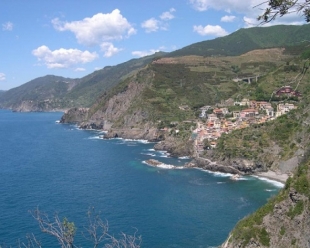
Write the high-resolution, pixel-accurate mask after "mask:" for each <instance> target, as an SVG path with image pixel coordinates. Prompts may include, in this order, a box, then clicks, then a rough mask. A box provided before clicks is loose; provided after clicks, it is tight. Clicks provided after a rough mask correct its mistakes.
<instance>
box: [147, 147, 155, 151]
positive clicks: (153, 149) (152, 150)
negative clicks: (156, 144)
mask: <svg viewBox="0 0 310 248" xmlns="http://www.w3.org/2000/svg"><path fill="white" fill-rule="evenodd" d="M147 150H148V151H150V152H155V149H153V148H152V149H147Z"/></svg>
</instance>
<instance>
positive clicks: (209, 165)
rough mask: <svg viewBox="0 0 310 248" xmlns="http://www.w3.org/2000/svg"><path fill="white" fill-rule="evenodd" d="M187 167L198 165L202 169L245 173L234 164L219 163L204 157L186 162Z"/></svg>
mask: <svg viewBox="0 0 310 248" xmlns="http://www.w3.org/2000/svg"><path fill="white" fill-rule="evenodd" d="M187 167H198V168H202V169H204V170H210V171H219V172H223V173H231V174H245V173H244V172H243V171H241V170H239V169H238V168H235V167H234V166H230V165H221V164H218V162H212V161H211V160H209V159H204V158H195V159H194V160H193V161H191V162H190V163H189V164H187Z"/></svg>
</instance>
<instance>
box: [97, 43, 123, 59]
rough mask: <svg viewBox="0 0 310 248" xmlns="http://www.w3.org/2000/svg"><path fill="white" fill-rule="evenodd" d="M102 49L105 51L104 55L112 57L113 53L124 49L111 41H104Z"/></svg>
mask: <svg viewBox="0 0 310 248" xmlns="http://www.w3.org/2000/svg"><path fill="white" fill-rule="evenodd" d="M100 48H101V50H102V51H103V52H104V55H103V56H104V57H107V58H108V57H112V56H113V55H115V54H117V53H119V52H120V51H122V49H120V48H117V47H115V46H114V45H113V44H112V43H111V42H103V43H102V44H101V45H100Z"/></svg>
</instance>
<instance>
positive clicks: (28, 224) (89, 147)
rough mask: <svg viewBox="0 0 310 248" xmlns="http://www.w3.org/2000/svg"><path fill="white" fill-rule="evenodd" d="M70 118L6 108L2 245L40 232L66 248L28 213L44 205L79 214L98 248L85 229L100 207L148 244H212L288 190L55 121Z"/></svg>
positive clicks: (0, 149) (0, 130)
mask: <svg viewBox="0 0 310 248" xmlns="http://www.w3.org/2000/svg"><path fill="white" fill-rule="evenodd" d="M61 115H62V113H13V112H10V111H6V110H0V138H1V143H0V182H1V187H0V199H1V200H0V209H1V213H0V245H1V244H4V243H5V244H8V245H13V246H14V247H16V241H17V239H24V237H25V236H26V234H29V233H34V234H35V235H37V237H38V239H39V240H41V241H42V242H43V247H58V244H57V241H56V240H54V239H53V238H50V237H48V236H46V235H47V234H41V233H40V230H39V227H38V225H37V223H36V221H35V220H34V219H33V218H32V216H31V215H30V213H29V212H28V211H29V210H34V209H35V208H36V207H37V206H38V207H39V208H40V209H41V210H42V211H44V212H47V213H48V214H49V215H50V217H52V216H53V214H54V213H55V212H58V213H59V215H60V216H61V218H63V217H64V216H66V217H67V218H68V219H69V221H73V222H74V223H75V225H76V226H77V227H78V229H77V238H76V240H77V244H78V245H81V246H83V247H91V246H90V245H89V243H88V242H87V241H85V240H84V238H83V237H82V235H81V231H83V230H84V229H83V226H84V225H86V223H87V222H86V217H87V216H86V213H87V210H88V208H89V207H92V206H93V207H95V209H96V210H98V211H100V212H101V216H102V218H103V219H106V220H108V222H109V226H110V231H111V233H114V234H115V235H117V234H119V233H120V232H125V233H127V234H133V233H134V232H135V228H136V229H137V230H138V234H139V235H142V240H143V241H142V247H212V246H216V245H219V244H221V243H222V242H223V241H224V240H225V239H226V238H227V236H228V233H229V231H231V229H232V228H233V227H234V225H235V224H236V223H237V221H238V220H240V219H241V218H243V217H244V216H246V215H248V214H249V213H251V212H253V211H255V210H256V209H257V208H259V207H260V206H262V205H263V204H264V203H265V202H266V201H267V199H268V198H270V197H271V196H273V195H274V194H276V193H277V192H278V190H279V189H280V186H279V185H278V184H274V183H271V182H268V181H264V180H259V179H257V178H254V177H245V178H243V180H239V181H233V180H231V179H230V178H229V176H228V175H223V174H214V173H209V172H206V171H202V170H198V169H163V168H153V167H150V166H148V165H146V164H145V163H143V161H145V160H147V159H150V158H154V159H157V160H159V161H162V162H165V163H167V164H174V165H179V166H182V165H183V164H184V163H185V162H186V161H188V160H186V159H180V158H170V157H167V154H166V153H164V152H158V151H154V150H153V149H152V147H153V145H154V144H152V143H145V142H141V141H126V140H122V139H112V140H104V139H99V135H100V133H99V132H96V131H86V130H79V129H77V127H76V126H74V125H62V124H57V123H55V121H56V120H59V119H60V117H61Z"/></svg>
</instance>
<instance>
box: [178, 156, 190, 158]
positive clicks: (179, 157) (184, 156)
mask: <svg viewBox="0 0 310 248" xmlns="http://www.w3.org/2000/svg"><path fill="white" fill-rule="evenodd" d="M179 159H190V157H188V156H183V157H179Z"/></svg>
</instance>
